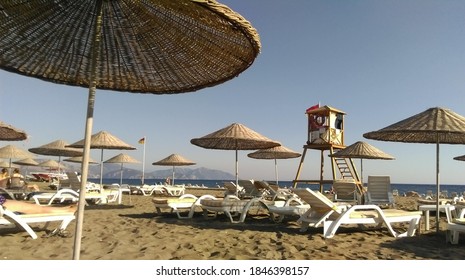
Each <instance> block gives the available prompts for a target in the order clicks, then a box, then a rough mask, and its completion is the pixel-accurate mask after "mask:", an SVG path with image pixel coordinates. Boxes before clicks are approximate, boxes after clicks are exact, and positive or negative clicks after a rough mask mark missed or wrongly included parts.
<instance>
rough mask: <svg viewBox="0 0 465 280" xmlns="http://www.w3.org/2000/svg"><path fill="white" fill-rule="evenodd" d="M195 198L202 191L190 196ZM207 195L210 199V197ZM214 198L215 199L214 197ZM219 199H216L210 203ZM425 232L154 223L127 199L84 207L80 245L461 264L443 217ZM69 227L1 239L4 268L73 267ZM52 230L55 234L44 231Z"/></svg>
mask: <svg viewBox="0 0 465 280" xmlns="http://www.w3.org/2000/svg"><path fill="white" fill-rule="evenodd" d="M189 192H191V193H193V194H196V195H200V194H203V193H205V192H206V191H205V189H200V190H199V191H197V192H196V191H192V190H191V191H189ZM207 193H212V191H208V192H207ZM212 194H215V193H212ZM219 194H221V193H220V192H216V195H219ZM396 202H397V208H402V209H406V210H415V209H416V207H417V205H416V198H410V197H397V198H396ZM430 220H431V229H430V230H429V231H425V230H424V228H423V221H422V223H421V225H420V227H421V231H420V234H419V235H417V236H414V237H407V238H400V239H395V238H394V237H392V236H391V235H389V233H388V231H387V230H386V229H385V228H381V229H368V230H361V229H359V228H357V227H344V228H341V229H340V230H339V231H338V233H337V234H336V236H335V237H334V238H331V239H324V238H323V237H322V229H321V228H310V229H309V230H308V231H307V232H305V233H301V232H299V225H298V224H297V222H296V218H288V219H285V220H284V221H283V223H274V222H272V221H271V220H270V219H269V216H268V214H267V213H266V211H259V212H255V213H251V214H250V215H248V216H247V219H246V220H245V223H242V224H232V223H231V222H230V221H229V220H228V219H227V218H226V216H224V215H219V216H218V217H217V218H216V219H205V218H204V217H203V216H202V213H201V212H200V211H199V212H196V213H195V215H194V217H193V218H192V219H187V220H180V219H178V218H177V216H176V215H175V214H174V213H164V214H162V215H157V214H156V212H155V208H154V206H153V203H152V197H149V196H142V195H132V196H131V197H130V199H129V196H128V195H125V196H124V197H123V205H117V204H107V205H91V206H86V211H85V218H84V230H83V238H82V245H81V248H82V251H81V259H83V260H423V259H433V260H443V259H465V250H464V242H465V241H464V240H461V242H460V243H459V244H458V245H451V244H447V243H446V241H445V231H444V228H445V225H446V223H445V217H444V216H442V222H441V225H440V228H441V231H440V233H439V234H437V233H436V229H435V218H434V215H432V218H431V219H430ZM75 224H76V223H75V222H72V224H71V225H70V226H69V227H68V230H69V233H70V236H68V237H59V236H52V237H45V235H46V234H47V232H48V231H47V230H38V231H37V233H38V235H39V238H38V239H36V240H33V239H31V238H30V236H29V235H27V234H26V232H24V231H22V230H16V229H2V230H1V231H0V234H1V238H0V245H1V248H2V250H0V258H1V259H3V260H69V259H72V252H73V236H74V230H75ZM50 228H53V227H50Z"/></svg>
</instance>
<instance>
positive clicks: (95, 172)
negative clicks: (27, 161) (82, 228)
mask: <svg viewBox="0 0 465 280" xmlns="http://www.w3.org/2000/svg"><path fill="white" fill-rule="evenodd" d="M62 164H63V165H64V166H65V170H66V171H77V172H80V171H81V170H80V166H79V165H78V164H69V163H65V162H62ZM28 171H29V172H33V171H43V168H39V167H30V168H29V169H28ZM120 171H121V165H120V164H111V163H105V164H104V165H103V178H107V179H119V178H120V176H121V175H120V174H121V173H120ZM174 171H175V177H176V178H177V179H185V180H233V179H234V178H235V176H234V175H233V174H231V173H227V172H223V171H220V170H215V169H208V168H204V167H199V168H185V167H176V168H175V170H174ZM172 175H173V168H171V167H167V169H164V170H157V171H152V172H147V171H146V172H145V178H146V179H163V178H166V177H171V176H172ZM99 177H100V165H99V164H92V165H89V174H88V178H94V179H95V178H99ZM141 177H142V170H136V169H132V168H126V167H123V178H124V179H140V178H141Z"/></svg>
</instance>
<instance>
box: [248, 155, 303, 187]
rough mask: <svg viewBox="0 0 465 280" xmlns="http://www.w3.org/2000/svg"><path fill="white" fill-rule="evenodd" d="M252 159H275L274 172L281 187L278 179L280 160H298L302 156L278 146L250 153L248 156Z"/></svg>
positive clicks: (277, 183)
mask: <svg viewBox="0 0 465 280" xmlns="http://www.w3.org/2000/svg"><path fill="white" fill-rule="evenodd" d="M247 156H248V157H250V158H256V159H274V170H275V174H276V185H279V178H278V161H277V160H278V159H290V158H298V157H300V156H301V154H300V153H298V152H295V151H293V150H291V149H289V148H286V147H284V146H277V147H273V148H269V149H261V150H258V151H255V152H253V153H250V154H248V155H247Z"/></svg>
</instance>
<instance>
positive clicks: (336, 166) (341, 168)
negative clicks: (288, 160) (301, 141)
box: [293, 144, 361, 192]
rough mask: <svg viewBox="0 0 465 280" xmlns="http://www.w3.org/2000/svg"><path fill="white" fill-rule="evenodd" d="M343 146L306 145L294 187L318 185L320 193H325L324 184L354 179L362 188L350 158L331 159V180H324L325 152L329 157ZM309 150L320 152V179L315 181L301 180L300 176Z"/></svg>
mask: <svg viewBox="0 0 465 280" xmlns="http://www.w3.org/2000/svg"><path fill="white" fill-rule="evenodd" d="M343 148H344V147H343V146H337V147H335V145H330V144H329V145H305V146H304V150H303V152H302V156H301V158H300V163H299V166H298V169H297V174H296V177H295V180H294V181H293V187H294V188H296V187H297V185H298V184H299V183H303V184H318V185H319V186H320V192H323V186H324V184H332V183H333V182H334V180H338V179H339V180H340V179H352V180H354V181H355V182H356V183H357V185H360V186H361V182H360V178H359V176H358V172H357V169H356V167H355V164H354V162H353V160H352V159H350V158H337V157H332V156H330V157H329V160H330V162H331V171H332V172H331V173H332V174H331V178H330V179H326V180H325V179H324V178H325V176H324V175H325V174H324V167H325V151H328V152H329V155H333V154H334V153H335V152H336V151H337V150H340V149H343ZM308 149H314V150H319V151H320V178H319V179H313V180H305V179H304V180H301V179H300V176H301V173H302V169H303V165H304V161H305V158H306V155H307V151H308Z"/></svg>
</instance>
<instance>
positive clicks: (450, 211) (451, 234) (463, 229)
mask: <svg viewBox="0 0 465 280" xmlns="http://www.w3.org/2000/svg"><path fill="white" fill-rule="evenodd" d="M444 208H445V211H446V217H447V232H446V242H447V243H449V242H450V243H451V244H458V243H459V234H460V233H465V219H464V217H463V215H464V211H460V216H459V217H457V218H455V217H456V213H455V211H454V210H455V207H454V206H453V205H445V206H444Z"/></svg>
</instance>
